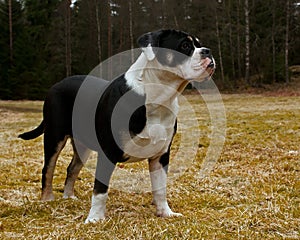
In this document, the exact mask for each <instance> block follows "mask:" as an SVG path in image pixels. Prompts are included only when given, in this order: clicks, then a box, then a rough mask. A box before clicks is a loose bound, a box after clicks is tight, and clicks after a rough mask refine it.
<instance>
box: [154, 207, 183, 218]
mask: <svg viewBox="0 0 300 240" xmlns="http://www.w3.org/2000/svg"><path fill="white" fill-rule="evenodd" d="M156 216H158V217H163V218H168V217H182V216H183V215H182V214H181V213H176V212H173V211H172V210H171V209H170V208H166V209H160V210H157V212H156Z"/></svg>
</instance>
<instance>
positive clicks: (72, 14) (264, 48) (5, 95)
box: [0, 0, 300, 99]
mask: <svg viewBox="0 0 300 240" xmlns="http://www.w3.org/2000/svg"><path fill="white" fill-rule="evenodd" d="M299 18H300V3H299V2H298V1H297V0H264V1H262V0H215V1H214V0H181V1H174V0H128V1H125V0H77V1H71V0H39V1H37V0H0V99H44V97H45V94H46V91H47V89H48V88H49V87H50V86H51V85H52V84H54V83H55V82H57V81H60V80H61V79H63V78H64V77H66V76H69V75H74V74H88V73H89V72H90V71H91V70H92V69H93V68H94V67H95V66H97V65H98V64H99V63H100V62H102V61H104V60H105V59H108V58H109V57H111V56H113V55H114V54H117V53H120V52H123V51H126V50H129V49H133V48H136V47H138V46H137V44H136V39H137V38H138V37H139V36H140V35H141V34H143V33H145V32H149V31H153V30H157V29H161V28H174V29H180V30H184V31H187V32H189V33H192V34H194V35H197V36H198V37H199V38H200V40H201V41H202V42H203V44H204V45H205V46H208V47H209V48H211V49H212V51H213V55H214V57H215V59H216V61H217V66H218V67H217V71H216V74H215V76H214V80H215V82H216V84H217V86H218V87H219V88H220V89H221V90H235V89H237V88H239V87H240V86H251V87H259V86H262V85H264V84H270V85H272V84H276V83H278V82H282V83H289V82H290V79H291V72H290V69H291V68H290V67H291V66H293V65H299V64H300V55H299V52H300V38H299V36H300V19H299Z"/></svg>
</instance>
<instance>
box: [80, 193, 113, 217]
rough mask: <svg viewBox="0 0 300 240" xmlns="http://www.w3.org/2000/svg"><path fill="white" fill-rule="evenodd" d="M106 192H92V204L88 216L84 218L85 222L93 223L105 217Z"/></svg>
mask: <svg viewBox="0 0 300 240" xmlns="http://www.w3.org/2000/svg"><path fill="white" fill-rule="evenodd" d="M107 198H108V193H103V194H102V193H100V194H97V195H95V194H93V196H92V206H91V209H90V213H89V216H88V217H87V219H86V220H85V223H95V222H98V221H99V220H103V219H104V218H105V210H106V201H107Z"/></svg>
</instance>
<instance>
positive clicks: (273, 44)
mask: <svg viewBox="0 0 300 240" xmlns="http://www.w3.org/2000/svg"><path fill="white" fill-rule="evenodd" d="M275 14H276V5H275V3H274V4H273V7H272V36H271V38H272V83H274V82H275V81H276V72H275V64H276V46H275V34H276V33H275V29H276V23H275V20H276V16H275Z"/></svg>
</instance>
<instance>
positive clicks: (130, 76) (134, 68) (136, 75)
mask: <svg viewBox="0 0 300 240" xmlns="http://www.w3.org/2000/svg"><path fill="white" fill-rule="evenodd" d="M147 62H148V59H147V57H146V55H145V54H144V53H141V55H140V56H139V58H138V59H137V60H136V61H135V63H134V64H132V65H131V67H130V68H129V69H128V70H127V72H126V73H125V79H126V84H127V86H128V87H130V88H131V89H133V90H134V91H135V92H136V93H137V94H139V95H144V94H145V89H144V84H143V82H142V77H143V71H144V69H145V67H146V65H147Z"/></svg>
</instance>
